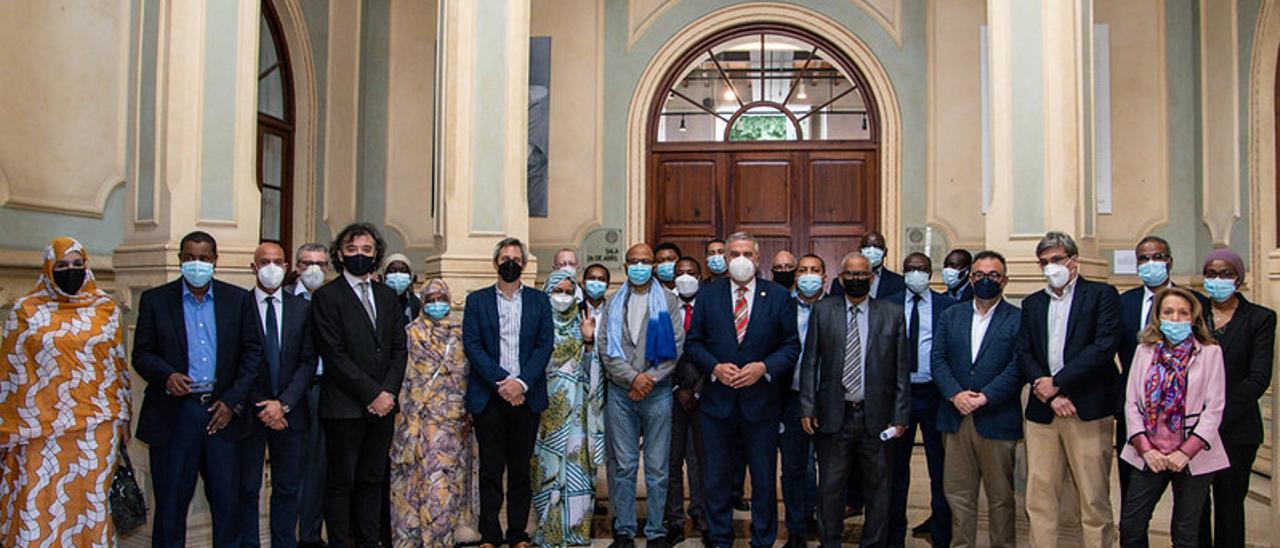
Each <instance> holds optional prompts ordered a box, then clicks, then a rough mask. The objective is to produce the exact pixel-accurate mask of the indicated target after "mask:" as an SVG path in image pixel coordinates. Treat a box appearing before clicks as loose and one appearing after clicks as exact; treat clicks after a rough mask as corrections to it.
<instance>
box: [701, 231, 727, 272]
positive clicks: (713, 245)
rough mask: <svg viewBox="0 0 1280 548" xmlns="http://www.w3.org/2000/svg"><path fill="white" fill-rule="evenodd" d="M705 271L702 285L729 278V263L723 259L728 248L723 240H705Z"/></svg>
mask: <svg viewBox="0 0 1280 548" xmlns="http://www.w3.org/2000/svg"><path fill="white" fill-rule="evenodd" d="M706 247H707V249H706V251H707V271H706V276H707V278H706V280H704V281H703V283H711V282H714V281H717V280H723V279H725V278H728V277H729V261H728V259H726V258H725V253H726V252H727V250H728V248H727V247H725V243H724V240H722V239H720V238H712V239H710V240H707V246H706Z"/></svg>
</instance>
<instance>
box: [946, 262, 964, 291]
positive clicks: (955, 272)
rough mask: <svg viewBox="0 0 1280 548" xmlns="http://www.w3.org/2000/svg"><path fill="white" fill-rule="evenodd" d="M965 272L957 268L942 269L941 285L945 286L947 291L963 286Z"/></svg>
mask: <svg viewBox="0 0 1280 548" xmlns="http://www.w3.org/2000/svg"><path fill="white" fill-rule="evenodd" d="M964 273H965V271H963V270H960V269H958V268H951V267H949V266H948V267H945V268H943V269H942V283H944V284H947V289H955V288H957V287H960V286H961V285H963V284H964Z"/></svg>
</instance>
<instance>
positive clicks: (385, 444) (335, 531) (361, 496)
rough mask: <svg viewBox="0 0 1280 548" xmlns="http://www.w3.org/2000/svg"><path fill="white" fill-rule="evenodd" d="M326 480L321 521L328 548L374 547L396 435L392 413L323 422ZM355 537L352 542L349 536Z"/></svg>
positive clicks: (379, 529)
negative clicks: (326, 460)
mask: <svg viewBox="0 0 1280 548" xmlns="http://www.w3.org/2000/svg"><path fill="white" fill-rule="evenodd" d="M324 429H325V442H326V448H325V449H326V451H325V453H326V457H327V458H328V461H329V462H328V463H327V474H326V475H327V477H326V478H325V480H326V481H325V501H324V523H325V527H327V529H328V533H329V546H348V545H349V544H348V542H349V540H354V545H355V546H378V545H379V539H380V538H381V534H380V533H381V529H382V527H381V524H382V506H383V505H382V481H383V478H384V477H385V476H386V473H387V455H388V454H389V452H390V451H391V438H392V436H393V435H394V434H395V415H387V416H385V417H368V418H362V419H324ZM353 536H354V539H352V537H353Z"/></svg>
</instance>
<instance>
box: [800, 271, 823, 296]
mask: <svg viewBox="0 0 1280 548" xmlns="http://www.w3.org/2000/svg"><path fill="white" fill-rule="evenodd" d="M796 290H797V291H799V292H800V294H801V295H804V296H805V297H812V296H814V295H817V294H818V292H819V291H822V276H819V275H817V274H803V275H801V276H800V277H799V278H796Z"/></svg>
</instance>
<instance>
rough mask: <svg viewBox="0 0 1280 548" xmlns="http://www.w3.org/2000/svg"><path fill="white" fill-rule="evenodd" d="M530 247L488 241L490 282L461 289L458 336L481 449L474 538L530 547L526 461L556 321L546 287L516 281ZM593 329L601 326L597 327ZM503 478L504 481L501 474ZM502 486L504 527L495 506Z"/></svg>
mask: <svg viewBox="0 0 1280 548" xmlns="http://www.w3.org/2000/svg"><path fill="white" fill-rule="evenodd" d="M528 261H529V248H528V247H527V246H525V245H524V243H523V242H521V241H520V240H519V239H517V238H504V239H502V240H500V241H499V242H498V244H497V245H495V246H494V248H493V266H494V269H495V270H497V272H498V281H497V283H495V284H494V285H491V286H488V287H485V288H482V289H479V290H476V291H474V292H472V293H471V294H470V295H467V304H466V314H464V315H463V316H462V344H463V349H464V350H465V352H466V355H467V362H468V363H469V365H470V366H471V373H470V376H469V377H468V382H467V396H466V404H467V412H468V413H470V414H471V416H472V417H473V419H474V422H475V428H476V442H477V444H478V446H479V452H480V512H479V518H480V542H481V544H480V546H482V547H489V548H493V547H496V546H498V545H500V544H507V545H510V546H512V548H528V547H529V545H530V541H529V534H528V533H527V532H526V531H525V527H526V525H527V524H528V522H529V508H530V504H531V503H532V501H533V499H532V497H533V490H532V486H531V485H530V475H529V468H530V461H531V459H532V457H533V446H534V443H535V442H536V441H537V435H538V423H539V416H540V415H539V414H540V413H542V411H543V410H544V409H546V408H547V403H548V402H547V373H546V369H547V364H548V363H550V361H551V351H552V349H553V348H554V346H555V326H554V324H553V320H552V313H551V301H550V299H549V298H548V297H547V294H546V293H544V292H542V291H537V290H527V289H526V288H525V287H524V284H523V283H521V281H520V275H521V274H522V273H523V272H524V268H525V266H526V265H527V264H528ZM597 331H599V330H597ZM504 476H505V478H506V481H505V482H504V481H503V478H504ZM504 485H505V488H506V499H507V529H506V532H505V534H504V532H503V529H502V522H501V521H500V519H499V510H500V509H501V508H502V502H503V498H504V493H503V488H504Z"/></svg>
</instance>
